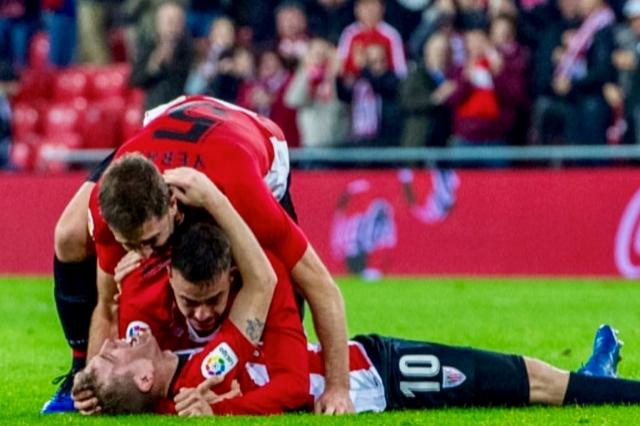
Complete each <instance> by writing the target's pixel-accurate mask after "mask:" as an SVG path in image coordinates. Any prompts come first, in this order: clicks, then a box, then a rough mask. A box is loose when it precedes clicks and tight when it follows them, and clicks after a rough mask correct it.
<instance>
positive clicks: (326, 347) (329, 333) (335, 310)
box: [311, 287, 349, 389]
mask: <svg viewBox="0 0 640 426" xmlns="http://www.w3.org/2000/svg"><path fill="white" fill-rule="evenodd" d="M334 290H335V293H337V294H335V295H334V296H333V297H331V298H330V299H327V301H326V302H327V303H325V304H324V306H322V307H320V311H321V312H320V314H318V315H316V314H315V313H314V314H313V323H314V324H315V330H316V334H317V335H318V339H319V340H320V344H321V345H322V352H323V354H324V364H325V381H326V387H327V388H340V389H349V352H348V345H347V326H346V319H345V309H344V302H343V300H342V295H341V294H340V290H338V288H337V287H334ZM311 310H312V312H313V311H314V309H313V307H311ZM316 311H317V309H316Z"/></svg>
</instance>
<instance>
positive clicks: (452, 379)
mask: <svg viewBox="0 0 640 426" xmlns="http://www.w3.org/2000/svg"><path fill="white" fill-rule="evenodd" d="M465 380H467V376H465V375H464V373H462V371H460V370H458V369H456V368H453V367H447V366H446V365H445V366H444V367H442V388H443V389H449V388H455V387H456V386H460V385H461V384H462V383H464V381H465Z"/></svg>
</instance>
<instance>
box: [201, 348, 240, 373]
mask: <svg viewBox="0 0 640 426" xmlns="http://www.w3.org/2000/svg"><path fill="white" fill-rule="evenodd" d="M236 365H238V357H237V356H236V354H235V352H233V349H231V346H229V345H228V344H227V343H224V342H223V343H220V344H219V345H218V346H216V348H215V349H214V350H212V351H211V352H209V354H208V355H207V356H206V357H205V358H204V360H203V361H202V365H201V366H200V372H201V373H202V376H203V377H204V378H205V379H208V378H210V377H214V376H224V375H225V374H227V373H228V372H229V371H231V370H232V369H233V367H235V366H236Z"/></svg>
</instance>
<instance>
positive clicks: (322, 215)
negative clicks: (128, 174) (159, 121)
mask: <svg viewBox="0 0 640 426" xmlns="http://www.w3.org/2000/svg"><path fill="white" fill-rule="evenodd" d="M165 3H166V2H164V1H160V0H157V1H156V0H125V1H115V0H112V1H109V0H43V1H42V2H39V1H37V0H0V63H1V64H0V165H1V167H2V168H3V169H4V170H3V171H0V194H1V195H2V197H0V212H2V216H0V217H2V219H3V220H1V221H0V275H1V276H2V278H1V279H0V291H1V292H2V294H3V295H4V297H3V298H1V299H0V341H2V342H3V344H2V345H0V365H2V366H3V367H2V368H3V370H2V371H3V376H4V379H3V383H2V384H0V394H2V395H3V396H4V397H3V398H0V424H11V425H17V424H35V423H38V424H47V423H50V424H59V422H60V420H59V419H58V418H52V417H44V418H43V417H41V416H39V415H38V414H37V413H38V411H39V410H40V408H41V405H42V403H43V402H44V401H45V400H47V399H48V398H49V397H50V395H51V392H52V391H53V389H54V386H49V384H48V382H49V380H50V379H51V377H52V376H54V375H56V374H63V373H64V372H65V371H66V369H67V368H68V364H67V362H68V359H67V358H68V353H67V351H68V348H66V346H65V343H64V338H63V336H62V333H61V330H60V327H59V324H58V323H57V318H56V315H55V307H54V302H53V297H52V294H51V293H52V290H51V288H52V287H51V269H52V267H51V255H52V253H53V250H52V248H53V228H54V224H55V222H56V220H57V218H58V216H59V214H60V213H61V212H62V209H63V208H64V206H65V205H66V203H67V202H68V201H69V199H70V198H71V196H72V195H73V193H74V192H75V191H76V190H77V188H78V187H79V185H80V184H81V183H82V181H83V180H84V179H85V177H86V168H87V167H88V166H89V165H90V164H91V163H93V162H96V161H98V160H100V159H101V156H103V155H105V152H109V151H110V150H111V149H113V148H115V147H117V146H118V145H119V144H120V143H122V142H123V141H124V140H126V139H127V138H128V137H130V136H131V135H133V134H134V133H135V132H136V131H137V129H138V128H139V127H140V125H141V121H142V117H143V111H144V110H145V109H146V108H148V107H152V106H155V105H157V104H158V103H161V102H166V101H170V100H171V99H172V98H174V97H175V96H178V95H180V94H183V93H189V94H193V93H204V94H208V95H213V96H217V97H220V98H223V99H225V100H228V101H231V102H235V103H238V104H240V105H241V106H244V107H246V108H249V109H252V110H255V111H257V112H260V113H261V114H264V115H267V116H269V117H271V118H272V119H273V120H274V121H276V122H277V123H278V124H280V125H281V126H282V127H283V129H284V131H285V133H286V135H287V141H288V143H289V144H290V147H291V154H292V162H293V165H294V171H293V180H292V182H293V186H292V191H293V196H294V201H295V204H296V207H297V209H298V213H299V217H300V220H301V226H302V227H303V229H304V230H305V232H306V233H307V234H308V236H309V238H310V240H311V242H312V243H313V244H314V246H315V247H316V248H317V249H318V251H319V253H320V255H321V257H322V258H323V260H325V262H326V263H327V265H328V267H329V268H330V270H331V271H332V272H333V273H334V274H336V276H338V282H339V284H340V287H341V289H342V291H343V293H344V296H345V300H346V303H347V315H348V322H349V331H350V332H351V333H353V334H355V333H367V332H379V333H382V334H388V335H397V336H403V337H407V338H415V339H431V340H435V341H441V342H445V343H450V344H458V345H473V346H477V347H483V348H487V349H493V350H498V351H507V352H522V353H527V354H529V355H532V356H536V357H540V358H542V359H545V360H548V361H550V362H553V363H554V364H556V365H558V366H560V367H562V368H567V369H575V368H577V367H578V366H579V364H580V362H582V361H584V360H585V359H586V357H587V356H588V354H589V351H590V345H591V339H592V333H593V331H594V330H595V329H596V328H597V326H598V325H599V324H600V323H603V322H609V323H612V324H613V325H615V326H617V327H619V328H620V329H621V331H622V337H623V338H624V339H625V341H626V345H625V348H624V350H623V353H624V357H625V361H624V362H623V363H622V364H621V373H622V375H623V376H625V377H636V378H637V377H640V357H638V354H640V350H638V345H637V342H638V341H640V329H639V328H638V327H637V320H638V315H637V312H638V309H637V308H638V306H637V300H638V296H639V294H638V292H639V291H640V290H639V289H638V288H637V286H636V285H635V283H634V281H629V280H633V279H637V278H638V277H639V276H640V266H639V265H640V244H638V241H640V239H639V238H638V236H639V235H640V234H639V232H640V226H639V224H640V191H639V189H640V173H639V172H638V170H637V159H638V158H640V152H638V151H637V150H636V147H637V143H636V136H635V135H636V134H637V131H636V130H635V129H636V127H637V126H638V123H639V120H638V118H637V117H638V111H640V110H639V109H638V105H639V104H638V103H639V102H640V67H639V66H638V64H639V62H638V58H639V57H640V49H638V42H639V41H640V18H639V17H640V0H629V1H628V2H627V3H625V2H624V1H623V0H611V1H609V2H607V3H604V2H602V1H601V0H546V1H545V0H521V1H513V0H457V1H456V0H387V1H385V2H384V5H385V12H384V21H385V22H386V24H384V25H377V26H376V28H377V29H378V32H377V33H376V34H375V35H373V34H372V33H371V32H370V31H365V32H364V33H365V34H364V35H363V36H362V35H358V34H356V32H357V31H356V30H357V27H350V29H347V27H348V26H349V25H351V24H352V23H354V22H355V21H356V17H355V16H354V15H355V14H354V8H355V5H354V2H353V1H350V0H317V1H316V0H300V1H297V2H290V1H282V2H280V1H276V0H263V1H250V0H237V1H231V0H220V1H215V0H192V1H191V2H188V1H186V0H184V1H182V0H181V1H179V2H175V3H170V4H171V5H170V6H163V5H164V4H165ZM361 3H362V4H365V3H366V4H368V6H371V4H373V3H377V2H376V1H375V0H369V1H367V0H364V1H362V2H361ZM176 5H177V6H176ZM607 5H608V6H607ZM160 7H163V9H162V13H161V14H160V15H161V16H158V13H157V11H158V8H160ZM374 7H375V5H374ZM609 10H611V11H612V12H613V18H612V16H611V15H610V14H609V12H608V11H609ZM364 14H365V15H366V16H368V17H369V18H367V17H366V16H365V17H364V18H362V17H361V18H360V19H361V20H363V19H364V20H366V19H372V21H373V22H374V23H375V21H376V19H373V18H375V11H374V13H373V18H372V17H371V15H372V13H371V10H369V14H368V15H367V12H365V13H364ZM589 18H592V19H589ZM396 32H397V34H398V36H396ZM341 40H342V43H340V41H341ZM349 40H359V41H357V42H354V43H351V44H352V46H351V47H349V45H350V43H348V41H349ZM372 40H373V42H372ZM572 40H575V41H572ZM369 44H371V46H367V45H369ZM403 57H404V58H405V60H404V61H403V60H402V58H403ZM319 148H326V149H325V150H322V149H321V150H319V151H318V149H319ZM422 148H426V150H421V149H422ZM460 153H464V155H463V156H462V157H460ZM506 154H509V155H506ZM582 154H588V155H587V156H586V157H585V156H582ZM507 157H508V158H507ZM67 160H72V161H67ZM173 160H174V159H167V161H173ZM463 160H464V161H463ZM425 166H426V167H425ZM539 166H542V167H539ZM345 274H351V275H354V277H351V278H347V277H344V275H345ZM32 275H37V276H39V278H30V276H32ZM407 275H409V276H413V277H419V278H413V279H411V278H395V276H407ZM386 276H392V277H391V278H387V277H386ZM479 276H480V277H485V278H478V277H479ZM522 276H527V277H532V278H530V279H521V278H519V277H522ZM439 277H453V278H444V279H443V278H439ZM486 277H489V278H486ZM505 277H507V278H505ZM586 277H590V279H585V278H586ZM559 278H560V279H559ZM617 279H625V280H626V282H618V281H617ZM307 325H309V324H307ZM307 329H308V330H309V332H310V336H311V338H312V339H313V332H312V330H311V327H307ZM17 344H19V346H16V345H17ZM16 348H19V349H20V350H17V349H16ZM637 415H638V409H636V408H635V407H607V408H599V407H592V408H581V407H577V408H569V409H562V410H554V409H545V410H540V409H538V410H533V409H532V410H500V409H493V410H481V409H475V410H442V411H437V412H426V413H395V414H385V415H384V417H382V418H379V417H372V416H361V417H360V416H359V417H358V418H351V419H333V420H331V421H329V422H330V423H331V422H333V423H339V424H343V423H345V422H348V423H358V422H361V423H362V424H364V423H366V424H370V423H372V422H376V421H377V422H386V423H403V424H414V423H435V424H458V423H471V422H474V423H479V424H496V423H507V424H534V423H537V424H545V425H546V424H567V423H569V422H580V423H588V422H594V423H603V422H608V423H620V424H633V422H635V421H636V419H637ZM98 420H103V422H101V424H104V423H109V422H113V424H115V423H116V422H117V423H118V424H123V423H122V422H123V420H122V419H111V420H109V419H95V420H94V421H90V420H88V419H83V418H80V417H79V416H78V417H72V416H71V417H65V419H64V422H65V424H76V423H77V424H93V423H94V422H98ZM149 421H151V420H150V419H148V418H145V417H142V418H139V419H133V418H132V419H126V422H125V423H127V424H141V425H142V424H146V423H148V422H149ZM152 421H153V422H154V423H157V424H164V423H166V424H169V422H172V424H173V422H174V420H171V419H153V420H152ZM224 421H227V422H228V423H234V424H236V423H238V424H254V420H253V419H244V420H243V419H239V420H230V419H226V420H224ZM265 421H266V422H269V421H271V422H273V423H275V424H287V423H290V424H299V423H300V422H301V421H304V422H305V423H313V422H315V421H318V422H320V421H322V423H323V424H326V423H327V422H328V420H326V419H315V418H313V417H311V416H306V417H304V418H303V419H302V420H301V418H300V417H298V416H289V417H287V418H284V419H282V418H278V419H266V420H265ZM198 424H200V423H198ZM202 424H204V422H202Z"/></svg>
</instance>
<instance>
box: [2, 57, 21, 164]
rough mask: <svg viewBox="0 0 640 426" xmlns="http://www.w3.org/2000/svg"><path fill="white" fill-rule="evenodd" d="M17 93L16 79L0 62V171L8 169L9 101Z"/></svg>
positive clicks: (7, 65)
mask: <svg viewBox="0 0 640 426" xmlns="http://www.w3.org/2000/svg"><path fill="white" fill-rule="evenodd" d="M17 91H18V77H17V75H16V74H15V72H14V71H13V66H12V65H11V63H9V62H7V61H3V62H0V169H6V168H8V167H9V153H10V149H11V104H10V103H9V99H10V98H11V96H13V95H14V94H15V93H16V92H17Z"/></svg>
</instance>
